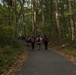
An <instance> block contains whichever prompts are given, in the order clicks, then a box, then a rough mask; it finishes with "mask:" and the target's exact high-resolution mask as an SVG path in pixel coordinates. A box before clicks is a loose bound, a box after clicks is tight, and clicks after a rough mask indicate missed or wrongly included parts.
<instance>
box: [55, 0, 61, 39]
mask: <svg viewBox="0 0 76 75" xmlns="http://www.w3.org/2000/svg"><path fill="white" fill-rule="evenodd" d="M55 6H56V12H55V14H56V22H57V28H58V34H59V39H60V40H61V29H60V22H59V10H58V0H55Z"/></svg>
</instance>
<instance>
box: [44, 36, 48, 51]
mask: <svg viewBox="0 0 76 75" xmlns="http://www.w3.org/2000/svg"><path fill="white" fill-rule="evenodd" d="M43 43H44V46H45V50H47V45H48V37H47V36H46V35H44V37H43Z"/></svg>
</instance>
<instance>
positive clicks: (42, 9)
mask: <svg viewBox="0 0 76 75" xmlns="http://www.w3.org/2000/svg"><path fill="white" fill-rule="evenodd" d="M41 11H42V37H43V36H44V8H43V0H41Z"/></svg>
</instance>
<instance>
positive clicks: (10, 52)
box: [0, 42, 22, 73]
mask: <svg viewBox="0 0 76 75" xmlns="http://www.w3.org/2000/svg"><path fill="white" fill-rule="evenodd" d="M15 43H16V44H15ZM15 43H14V45H16V46H17V47H13V46H10V45H7V46H5V47H3V48H0V73H1V72H2V71H3V70H4V69H6V68H8V67H9V66H11V65H12V64H14V62H15V61H16V59H17V58H18V57H19V55H20V54H21V52H22V51H21V49H20V45H19V43H17V42H15Z"/></svg>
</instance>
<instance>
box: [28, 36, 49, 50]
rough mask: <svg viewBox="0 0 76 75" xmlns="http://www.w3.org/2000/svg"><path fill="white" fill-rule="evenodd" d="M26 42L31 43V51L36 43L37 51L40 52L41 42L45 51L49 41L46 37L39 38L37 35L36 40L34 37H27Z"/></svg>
mask: <svg viewBox="0 0 76 75" xmlns="http://www.w3.org/2000/svg"><path fill="white" fill-rule="evenodd" d="M28 41H29V42H30V43H31V47H32V49H33V50H34V48H35V43H37V45H38V49H39V50H40V49H41V44H42V42H43V44H44V46H45V50H47V46H48V42H49V40H48V37H47V36H46V35H44V37H43V38H41V37H40V35H38V36H37V38H35V37H34V36H31V37H29V39H28Z"/></svg>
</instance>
